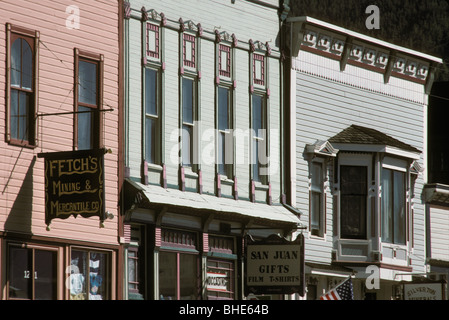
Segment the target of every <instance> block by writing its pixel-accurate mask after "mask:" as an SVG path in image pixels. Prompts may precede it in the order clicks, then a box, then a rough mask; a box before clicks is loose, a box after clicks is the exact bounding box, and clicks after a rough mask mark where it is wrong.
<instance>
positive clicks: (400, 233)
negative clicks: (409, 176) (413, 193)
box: [381, 168, 406, 244]
mask: <svg viewBox="0 0 449 320" xmlns="http://www.w3.org/2000/svg"><path fill="white" fill-rule="evenodd" d="M405 183H406V179H405V172H401V171H397V170H391V169H386V168H382V202H381V203H382V206H381V211H382V212H381V221H382V225H381V230H382V241H383V242H388V243H395V244H405V242H406V191H405V185H406V184H405Z"/></svg>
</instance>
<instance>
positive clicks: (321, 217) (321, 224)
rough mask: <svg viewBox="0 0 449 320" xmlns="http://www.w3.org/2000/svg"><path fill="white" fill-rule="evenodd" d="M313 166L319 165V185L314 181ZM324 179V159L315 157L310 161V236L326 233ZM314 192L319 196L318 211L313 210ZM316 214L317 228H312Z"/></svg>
mask: <svg viewBox="0 0 449 320" xmlns="http://www.w3.org/2000/svg"><path fill="white" fill-rule="evenodd" d="M314 166H319V167H320V171H319V173H318V174H320V181H319V185H316V183H314V181H315V179H317V177H316V174H315V173H316V172H315V170H314V168H313V167H314ZM325 180H326V161H325V160H324V159H321V158H316V159H314V160H313V161H311V163H310V190H309V230H310V234H311V235H312V236H316V237H320V238H323V237H324V235H325V234H326V192H325V186H324V183H325ZM314 193H316V194H318V197H319V209H318V212H315V210H314V208H315V204H314V199H315V197H314V196H313V195H314ZM315 215H318V228H314V226H313V220H314V216H315Z"/></svg>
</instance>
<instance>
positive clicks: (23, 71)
mask: <svg viewBox="0 0 449 320" xmlns="http://www.w3.org/2000/svg"><path fill="white" fill-rule="evenodd" d="M38 35H39V33H38V32H35V31H31V30H28V29H24V28H19V27H14V26H11V25H10V24H7V36H8V52H7V54H8V57H7V59H8V61H9V66H8V71H9V72H8V74H7V83H8V86H9V88H8V89H9V94H8V97H7V108H8V114H9V116H8V131H7V140H8V141H9V142H10V143H13V144H19V145H28V146H33V145H35V130H36V128H35V115H36V112H37V83H38V82H37V70H38V69H37V51H38V48H37V47H38V39H39V37H38Z"/></svg>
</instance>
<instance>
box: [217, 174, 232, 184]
mask: <svg viewBox="0 0 449 320" xmlns="http://www.w3.org/2000/svg"><path fill="white" fill-rule="evenodd" d="M220 182H221V183H224V184H227V185H233V184H234V180H233V179H229V178H228V177H227V176H224V175H221V174H220Z"/></svg>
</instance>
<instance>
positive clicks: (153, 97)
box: [145, 68, 161, 164]
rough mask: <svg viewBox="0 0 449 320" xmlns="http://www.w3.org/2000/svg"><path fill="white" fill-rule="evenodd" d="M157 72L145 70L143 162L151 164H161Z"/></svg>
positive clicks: (149, 69)
mask: <svg viewBox="0 0 449 320" xmlns="http://www.w3.org/2000/svg"><path fill="white" fill-rule="evenodd" d="M159 72H160V71H159V70H157V69H152V68H146V69H145V160H146V161H147V162H148V163H153V164H160V162H161V152H160V150H161V147H160V145H161V135H160V132H161V127H160V122H161V120H160V108H159V105H160V103H159Z"/></svg>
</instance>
